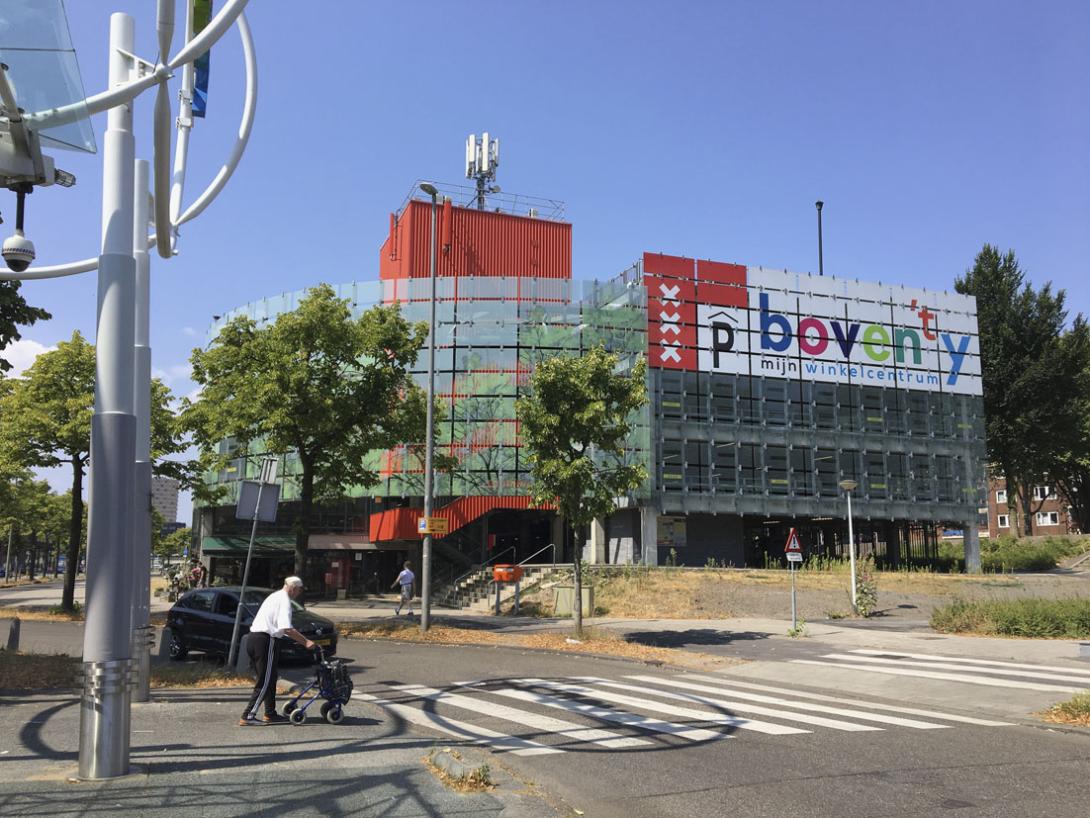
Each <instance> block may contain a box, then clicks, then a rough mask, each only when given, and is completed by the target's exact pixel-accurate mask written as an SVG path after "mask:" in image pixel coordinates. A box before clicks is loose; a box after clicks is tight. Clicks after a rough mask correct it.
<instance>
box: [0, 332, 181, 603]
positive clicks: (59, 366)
mask: <svg viewBox="0 0 1090 818" xmlns="http://www.w3.org/2000/svg"><path fill="white" fill-rule="evenodd" d="M94 389H95V348H94V346H93V345H91V344H89V343H88V342H87V341H86V340H85V339H84V338H83V336H82V335H81V334H80V333H79V332H74V333H73V334H72V337H71V339H70V340H68V341H62V342H61V343H59V344H58V345H57V348H56V349H54V350H50V351H49V352H45V353H43V354H41V355H39V356H38V357H37V359H36V360H35V361H34V363H33V365H31V367H30V368H29V369H28V370H27V371H26V373H25V374H24V377H22V378H19V379H15V380H13V381H12V382H11V387H10V389H8V390H7V394H4V395H3V396H2V397H0V418H2V421H3V422H2V424H0V462H8V463H11V464H14V465H15V466H17V467H22V468H35V467H39V468H41V467H44V468H49V467H55V466H68V467H69V468H70V469H71V472H72V487H71V490H70V492H69V493H68V495H67V496H68V502H69V515H68V552H67V559H66V565H65V579H64V594H63V597H62V602H61V605H62V607H63V608H64V609H65V610H72V609H73V607H74V605H73V603H74V601H75V598H74V594H75V582H76V567H77V565H78V559H79V550H80V546H81V545H82V543H83V539H84V534H83V531H84V522H83V521H84V508H83V497H82V493H83V478H84V475H85V474H86V468H87V461H88V458H89V456H90V449H91V415H92V414H93V412H94V402H95V396H94ZM170 400H171V397H170V391H169V390H168V389H167V388H166V387H165V386H163V385H162V384H161V383H159V382H158V381H155V382H153V384H152V441H153V453H152V454H153V457H155V456H156V455H160V456H161V455H163V454H168V453H175V452H177V451H180V449H181V443H180V441H179V439H178V437H177V431H176V427H175V421H174V419H173V416H172V414H171V412H170V410H169V404H170ZM162 463H163V461H159V462H158V463H156V464H154V467H155V468H156V470H162V469H164V468H165V469H166V470H167V471H168V473H169V472H170V471H173V466H169V465H168V466H166V467H164V466H163V465H162Z"/></svg>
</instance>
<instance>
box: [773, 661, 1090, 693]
mask: <svg viewBox="0 0 1090 818" xmlns="http://www.w3.org/2000/svg"><path fill="white" fill-rule="evenodd" d="M791 661H792V663H793V664H796V665H822V666H825V667H838V668H842V669H844V670H869V671H871V672H872V673H885V674H887V675H889V676H915V677H917V678H920V679H943V680H945V681H949V682H968V683H969V684H975V685H987V686H989V687H1013V688H1017V689H1020V690H1050V691H1059V692H1061V693H1080V692H1082V690H1083V688H1081V687H1061V686H1060V685H1046V684H1039V683H1037V682H1012V681H1010V680H1009V679H993V678H986V677H983V676H969V675H967V674H964V673H938V672H931V671H927V670H912V669H910V668H906V667H887V666H885V665H868V664H861V663H860V664H857V663H853V662H820V661H818V660H816V659H792V660H791Z"/></svg>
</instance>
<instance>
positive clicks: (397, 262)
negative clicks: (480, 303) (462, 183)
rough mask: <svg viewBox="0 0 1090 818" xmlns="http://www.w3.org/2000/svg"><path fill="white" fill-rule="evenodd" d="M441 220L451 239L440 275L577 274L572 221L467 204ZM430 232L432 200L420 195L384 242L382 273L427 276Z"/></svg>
mask: <svg viewBox="0 0 1090 818" xmlns="http://www.w3.org/2000/svg"><path fill="white" fill-rule="evenodd" d="M444 210H445V208H444ZM438 221H439V222H440V224H438V225H437V229H438V231H439V232H440V233H441V234H442V236H441V240H442V241H444V242H445V241H446V240H447V238H448V236H449V241H450V249H449V250H447V249H446V248H445V247H440V252H439V254H438V257H437V259H436V274H437V275H439V276H513V277H532V278H561V279H570V278H571V225H570V224H567V223H564V222H553V221H546V220H544V219H531V218H529V217H527V216H513V215H510V214H508V213H492V212H489V211H486V210H474V209H470V208H465V207H451V208H450V216H449V217H448V216H446V213H445V212H444V213H443V214H442V215H441V217H440V218H439V219H438ZM430 237H431V203H430V202H423V201H419V200H416V199H414V200H412V201H410V202H409V204H408V205H407V206H406V207H405V209H404V210H403V211H402V212H401V218H400V219H399V220H398V224H397V230H396V231H395V232H394V233H393V235H392V236H391V237H390V238H388V239H387V240H386V243H385V244H383V246H382V250H381V251H380V253H379V277H380V278H383V279H394V278H427V277H428V274H429V269H428V266H429V262H430V255H429V244H428V243H429V239H430ZM391 255H392V256H393V258H391Z"/></svg>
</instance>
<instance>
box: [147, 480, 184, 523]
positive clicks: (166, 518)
mask: <svg viewBox="0 0 1090 818" xmlns="http://www.w3.org/2000/svg"><path fill="white" fill-rule="evenodd" d="M151 507H152V508H154V509H155V510H156V511H158V512H159V515H160V516H161V517H162V518H163V523H164V524H169V523H173V522H177V520H178V481H177V480H175V479H174V478H172V477H152V478H151Z"/></svg>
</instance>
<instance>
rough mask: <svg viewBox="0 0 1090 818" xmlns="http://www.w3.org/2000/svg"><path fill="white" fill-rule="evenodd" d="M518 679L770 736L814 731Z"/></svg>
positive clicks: (604, 692) (537, 680) (592, 689)
mask: <svg viewBox="0 0 1090 818" xmlns="http://www.w3.org/2000/svg"><path fill="white" fill-rule="evenodd" d="M518 682H519V683H521V684H529V685H537V686H540V687H545V688H548V689H549V690H557V691H559V692H561V693H571V694H573V695H576V696H585V697H587V698H591V699H598V700H599V701H603V702H609V703H611V704H620V705H624V706H626V707H635V708H637V709H642V710H651V711H653V712H657V713H665V714H666V715H668V716H677V717H679V718H683V719H693V720H694V721H704V722H709V723H712V724H723V725H726V726H728V727H736V728H738V729H740V730H755V731H757V732H759V733H768V734H769V735H774V736H784V735H791V734H798V733H809V732H811V731H810V730H800V729H798V728H797V727H785V726H783V725H780V724H769V723H767V722H759V721H753V720H751V719H743V718H739V717H737V716H727V715H724V714H723V713H716V712H713V711H711V710H696V709H695V708H692V707H678V706H676V705H672V704H664V703H663V702H659V701H654V700H652V699H640V698H636V697H634V696H624V695H620V694H618V693H610V692H609V691H605V690H599V689H598V688H593V687H586V686H584V685H574V684H564V683H561V682H550V681H547V680H545V679H519V680H518Z"/></svg>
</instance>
